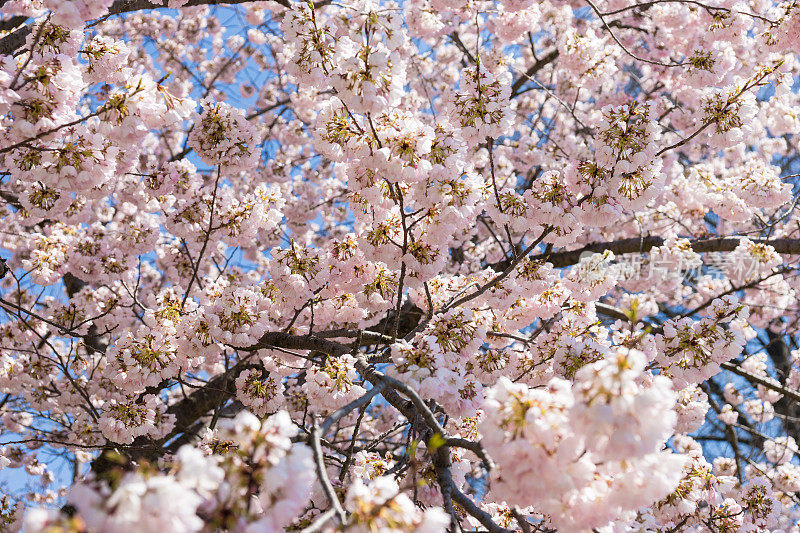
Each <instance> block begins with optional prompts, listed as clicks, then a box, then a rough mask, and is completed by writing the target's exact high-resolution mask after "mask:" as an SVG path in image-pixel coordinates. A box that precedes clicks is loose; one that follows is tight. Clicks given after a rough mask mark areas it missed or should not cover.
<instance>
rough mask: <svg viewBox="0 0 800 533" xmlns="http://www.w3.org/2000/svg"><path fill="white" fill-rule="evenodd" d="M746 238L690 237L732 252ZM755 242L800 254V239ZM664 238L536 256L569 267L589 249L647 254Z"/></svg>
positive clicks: (699, 246)
mask: <svg viewBox="0 0 800 533" xmlns="http://www.w3.org/2000/svg"><path fill="white" fill-rule="evenodd" d="M742 238H743V237H720V238H715V239H694V240H690V241H689V242H690V244H691V246H692V249H693V250H694V251H695V252H698V253H703V252H732V251H733V250H734V249H735V248H736V247H737V246H739V242H740V239H742ZM750 240H751V241H753V242H755V243H760V244H769V245H771V246H772V247H773V248H775V251H776V252H778V253H779V254H788V255H800V239H750ZM663 245H664V239H663V238H662V237H655V236H648V237H642V238H638V237H634V238H631V239H622V240H619V241H610V242H596V243H592V244H587V245H586V246H584V247H583V248H578V249H577V250H570V251H567V252H556V253H551V254H550V255H549V256H545V255H539V256H536V257H534V259H542V260H547V261H549V262H550V263H552V264H553V266H554V267H557V268H559V267H566V266H570V265H576V264H578V262H579V261H580V260H581V255H583V254H584V253H587V252H592V253H603V252H605V251H606V250H609V251H611V252H614V253H615V254H617V255H622V254H635V253H646V252H649V251H650V250H651V249H652V248H654V247H656V246H663Z"/></svg>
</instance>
